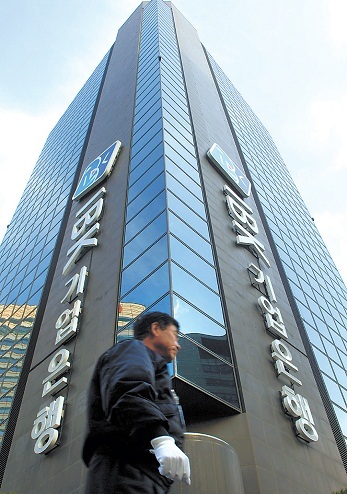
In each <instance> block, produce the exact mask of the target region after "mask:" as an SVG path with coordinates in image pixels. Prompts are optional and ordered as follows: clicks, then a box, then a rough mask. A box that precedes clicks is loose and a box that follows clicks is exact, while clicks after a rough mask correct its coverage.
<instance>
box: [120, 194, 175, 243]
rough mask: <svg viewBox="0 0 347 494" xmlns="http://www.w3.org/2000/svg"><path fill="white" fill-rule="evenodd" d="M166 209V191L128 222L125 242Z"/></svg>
mask: <svg viewBox="0 0 347 494" xmlns="http://www.w3.org/2000/svg"><path fill="white" fill-rule="evenodd" d="M164 209H165V193H164V192H162V193H161V194H159V196H157V197H156V198H155V199H153V201H152V202H150V203H149V204H148V205H147V206H146V207H145V208H144V209H143V210H142V211H141V212H140V213H139V214H138V215H137V216H135V218H133V219H132V220H131V221H129V223H128V224H127V227H126V231H125V242H128V241H129V240H130V239H131V238H133V237H134V236H135V235H136V234H137V233H138V232H139V231H140V230H142V229H143V228H144V227H145V226H146V225H148V223H150V222H151V221H152V220H153V218H155V217H156V216H157V215H158V214H159V213H160V212H161V211H163V210H164Z"/></svg>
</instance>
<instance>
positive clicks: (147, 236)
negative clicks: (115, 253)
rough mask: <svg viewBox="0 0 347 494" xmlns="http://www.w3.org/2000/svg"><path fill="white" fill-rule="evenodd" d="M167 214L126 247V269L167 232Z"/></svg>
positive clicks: (124, 262) (124, 263)
mask: <svg viewBox="0 0 347 494" xmlns="http://www.w3.org/2000/svg"><path fill="white" fill-rule="evenodd" d="M166 225H167V223H166V214H165V212H164V213H162V214H161V215H160V216H158V218H156V219H155V220H154V221H152V223H150V224H149V225H148V226H147V227H146V228H145V229H144V230H142V232H140V233H139V234H138V235H136V236H135V237H134V238H133V239H132V240H131V241H130V242H129V243H128V244H127V245H126V246H125V247H124V253H123V266H124V267H126V266H127V265H128V264H129V263H130V262H131V261H132V260H133V259H135V258H136V257H137V256H139V255H140V254H141V252H143V251H144V250H146V249H147V248H148V247H149V246H150V245H151V244H152V243H153V242H155V241H156V240H158V238H159V237H160V236H161V235H163V234H164V233H165V232H166V229H167V228H166Z"/></svg>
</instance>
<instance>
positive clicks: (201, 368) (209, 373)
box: [177, 336, 239, 407]
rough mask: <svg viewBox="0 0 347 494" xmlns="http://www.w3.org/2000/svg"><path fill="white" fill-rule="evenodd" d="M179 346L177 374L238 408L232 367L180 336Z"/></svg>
mask: <svg viewBox="0 0 347 494" xmlns="http://www.w3.org/2000/svg"><path fill="white" fill-rule="evenodd" d="M179 344H180V346H181V350H180V352H179V354H178V356H177V374H178V375H180V376H182V377H183V378H184V379H187V380H188V381H190V382H191V383H193V384H195V385H197V386H199V387H200V388H202V389H206V390H207V391H209V392H210V393H213V394H214V395H216V396H218V397H219V398H221V399H222V400H224V401H226V402H228V403H231V404H233V405H234V406H236V407H239V400H238V393H237V388H236V382H235V376H234V370H233V367H231V366H230V365H228V364H227V363H226V362H223V361H222V360H220V359H219V358H217V357H215V356H214V355H212V354H210V353H209V352H207V351H205V350H203V349H202V348H200V347H199V346H197V345H195V344H194V343H193V342H192V341H190V340H188V339H186V338H184V337H182V336H181V337H180V338H179Z"/></svg>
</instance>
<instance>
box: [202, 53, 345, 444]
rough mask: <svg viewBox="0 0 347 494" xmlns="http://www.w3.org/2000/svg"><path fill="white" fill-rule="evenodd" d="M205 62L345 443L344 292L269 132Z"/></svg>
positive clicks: (213, 64) (218, 70)
mask: <svg viewBox="0 0 347 494" xmlns="http://www.w3.org/2000/svg"><path fill="white" fill-rule="evenodd" d="M208 57H209V61H210V63H211V68H212V70H213V73H214V76H215V78H216V83H217V84H218V88H219V90H220V94H221V98H222V99H223V103H224V105H225V108H226V111H227V113H228V116H229V118H230V121H231V124H232V127H233V130H234V132H235V134H236V137H237V141H238V143H239V146H240V150H241V152H242V155H243V157H244V161H245V165H246V167H247V169H248V172H249V175H250V177H251V179H252V182H253V186H254V189H255V191H256V194H257V198H258V201H259V205H260V208H261V209H262V212H263V217H264V218H265V221H266V223H267V225H268V228H269V231H270V232H271V233H270V234H271V237H272V240H273V243H274V245H275V250H276V253H277V256H278V257H277V260H278V262H279V263H280V264H281V266H282V267H283V271H284V273H283V274H284V276H285V278H286V280H287V281H288V285H289V291H290V295H291V296H292V298H293V303H294V304H295V306H296V313H297V318H298V319H299V321H300V323H301V324H302V326H303V328H304V331H305V335H307V338H308V339H309V342H310V344H311V348H312V350H313V354H314V357H313V362H314V363H313V365H314V366H317V367H318V368H319V371H320V372H319V375H317V374H316V375H317V379H318V380H319V378H320V377H321V380H320V383H321V385H323V386H324V385H325V386H324V387H325V391H326V392H327V393H328V395H329V399H330V400H331V403H332V406H333V409H334V411H335V413H336V416H337V419H338V421H339V425H340V427H341V430H342V433H343V435H344V438H345V440H347V290H346V286H345V285H344V283H343V281H342V279H341V276H340V274H339V272H338V271H337V269H336V266H335V264H334V262H333V260H332V259H331V257H330V255H329V252H328V251H327V248H326V246H325V244H324V242H323V240H322V238H321V236H320V234H319V232H318V230H317V228H316V226H315V223H314V221H313V219H312V217H311V215H310V213H309V211H308V210H307V207H306V206H305V204H304V202H303V200H302V198H301V196H300V194H299V192H298V190H297V188H296V186H295V184H294V182H293V179H292V178H291V176H290V173H289V171H288V169H287V168H286V166H285V164H284V163H283V160H282V158H281V156H280V154H279V152H278V150H277V148H276V146H275V144H274V142H273V140H272V138H271V136H270V135H269V133H268V131H267V130H266V129H265V128H264V126H263V125H262V123H261V122H260V121H259V119H258V118H257V117H256V115H254V113H253V111H252V110H251V108H250V107H249V106H248V105H247V103H246V102H245V101H244V99H243V98H242V96H241V95H240V93H239V92H238V91H237V90H236V89H235V87H234V86H233V84H232V83H231V82H230V81H229V80H228V78H227V77H226V76H225V74H224V73H223V72H222V70H221V68H220V67H219V66H218V65H217V63H216V62H215V61H214V59H213V58H212V57H211V56H210V55H208ZM294 301H295V302H294ZM322 380H323V383H322ZM326 400H327V399H326ZM332 421H333V423H334V422H335V421H334V417H332Z"/></svg>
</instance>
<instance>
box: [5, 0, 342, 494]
mask: <svg viewBox="0 0 347 494" xmlns="http://www.w3.org/2000/svg"><path fill="white" fill-rule="evenodd" d="M116 141H120V142H121V144H122V146H121V151H120V153H119V155H118V156H117V157H116V158H114V162H112V163H111V161H112V160H110V162H108V160H109V159H110V155H109V154H108V153H107V152H105V150H107V149H108V148H109V147H110V146H111V145H112V143H115V142H116ZM214 145H215V146H214ZM108 166H109V168H107V167H108ZM106 168H107V170H106V171H105V170H104V169H106ZM77 186H78V188H77ZM76 188H77V191H78V194H77V193H75V191H76ZM74 194H75V197H73V196H74ZM293 206H294V207H293ZM1 248H2V254H1V262H2V266H3V267H2V271H1V283H2V285H1V286H2V292H1V302H0V304H1V305H0V309H1V310H2V319H1V322H2V330H1V337H2V341H3V347H2V349H3V351H2V359H1V372H2V376H3V377H2V379H3V381H2V382H3V384H2V388H1V392H2V398H1V399H2V402H1V415H0V419H1V421H2V422H1V431H2V437H3V443H2V457H3V459H4V460H3V464H2V475H3V484H2V487H3V488H4V489H5V490H17V491H19V492H26V493H28V494H34V493H35V494H37V493H41V492H45V491H47V489H48V490H49V492H50V493H52V494H55V493H57V494H58V492H59V493H60V492H61V489H62V484H63V489H64V492H65V493H66V494H69V493H71V494H72V493H75V492H80V489H81V488H83V485H84V481H85V475H86V470H85V467H84V466H83V464H82V462H81V459H80V449H81V445H82V442H83V437H84V424H85V408H86V389H87V387H88V383H89V379H90V376H91V373H92V371H93V368H94V365H95V363H96V360H97V359H98V357H99V356H100V355H101V353H102V352H103V351H105V350H106V349H107V348H109V347H110V346H111V345H112V344H114V342H116V343H117V342H119V341H121V340H122V339H124V338H129V337H132V327H133V323H134V321H135V319H136V318H137V317H138V316H139V315H140V314H142V313H143V312H144V311H154V310H159V311H163V312H168V313H171V314H173V315H174V317H176V318H177V319H178V321H179V323H180V345H181V348H182V349H181V352H180V354H179V355H178V357H177V361H175V362H174V363H173V364H171V365H170V370H171V372H172V374H173V380H174V386H175V389H176V391H177V393H178V394H179V396H180V398H181V402H182V406H183V408H184V412H185V416H186V421H187V427H188V430H190V431H195V432H200V433H205V434H210V435H214V436H217V437H219V438H220V439H222V440H223V441H225V442H227V443H229V444H230V445H232V446H233V448H234V449H235V451H236V453H237V455H238V457H239V460H240V464H241V469H242V472H243V483H244V492H245V494H257V493H258V492H259V493H261V492H262V493H264V492H266V493H267V494H272V493H273V494H275V493H278V492H281V494H286V493H288V494H289V493H293V492H305V493H308V494H309V493H312V494H313V493H315V494H326V493H332V492H333V491H334V490H335V491H336V490H339V489H341V488H342V487H346V485H347V484H346V480H345V468H346V466H347V463H346V462H347V451H346V442H345V441H346V435H347V429H346V427H347V401H346V400H347V376H346V361H347V360H346V357H347V333H346V315H347V313H346V308H347V302H346V296H347V292H346V288H345V286H344V285H343V283H342V280H341V277H340V276H339V274H338V272H337V270H336V268H335V266H334V264H333V262H332V260H331V258H330V256H329V254H328V252H327V250H326V248H325V246H324V243H323V241H322V239H321V237H320V235H319V233H318V232H317V230H316V228H315V225H314V223H313V222H312V220H311V216H310V215H309V212H308V211H307V209H306V207H305V205H304V203H303V202H302V199H301V197H300V195H299V193H298V191H297V189H296V187H295V185H294V183H293V181H292V179H291V177H290V174H289V172H288V170H287V169H286V167H285V165H284V163H283V162H282V160H281V158H280V156H279V153H278V151H277V149H276V147H275V145H274V144H273V141H272V139H271V137H270V136H269V134H268V132H267V131H266V129H265V128H264V127H263V126H262V124H261V123H260V122H259V120H258V119H257V117H256V116H255V115H254V113H253V112H252V110H251V109H250V108H249V106H248V105H247V104H246V103H245V101H244V100H243V99H242V97H241V96H240V94H239V93H238V92H237V91H236V89H235V88H234V86H233V85H232V84H231V82H230V81H229V79H228V78H227V76H226V75H225V74H224V73H223V72H222V70H221V69H220V67H219V66H218V65H217V63H216V62H215V61H214V59H213V58H212V56H211V55H210V54H209V53H208V52H207V51H206V50H205V48H204V47H203V46H202V45H201V43H200V41H199V38H198V35H197V33H196V31H195V29H194V28H193V27H192V25H191V24H190V23H189V22H188V21H187V20H186V19H185V18H184V17H183V16H182V14H180V12H179V11H177V9H176V8H175V7H174V5H173V4H172V3H171V2H164V1H162V0H152V1H150V2H143V3H142V4H141V5H140V6H139V7H138V8H137V9H136V11H135V12H134V13H133V14H132V16H131V17H130V18H129V19H128V21H127V22H126V23H125V24H124V25H123V26H122V28H121V29H120V30H119V32H118V35H117V39H116V42H115V44H114V45H113V47H112V48H111V50H110V52H109V53H108V54H107V55H106V56H105V58H104V59H103V61H102V62H101V63H100V65H99V66H98V67H97V69H96V70H95V72H94V73H93V74H92V76H91V78H90V79H89V80H88V81H87V83H86V84H85V86H84V87H83V88H82V90H81V92H80V93H79V94H78V95H77V96H76V98H75V100H74V101H73V102H72V104H71V105H70V107H69V108H68V110H67V112H66V113H65V114H64V115H63V117H62V118H61V120H60V121H59V122H58V124H57V126H56V127H55V128H54V129H53V131H52V132H51V134H50V136H49V138H48V140H47V143H46V145H45V147H44V149H43V151H42V153H41V155H40V158H39V161H38V163H37V165H36V167H35V169H34V171H33V174H32V177H31V178H30V180H29V183H28V186H27V188H26V190H25V192H24V194H23V197H22V199H21V202H20V204H19V206H18V208H17V211H16V213H15V216H14V218H13V220H12V222H11V224H10V226H9V229H8V232H7V234H6V236H5V238H4V241H3V244H2V246H1ZM21 369H22V371H21ZM48 462H49V467H48ZM45 472H47V475H45V474H44V473H45ZM211 475H213V473H211ZM192 489H194V486H192ZM192 494H195V492H193V491H192Z"/></svg>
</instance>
